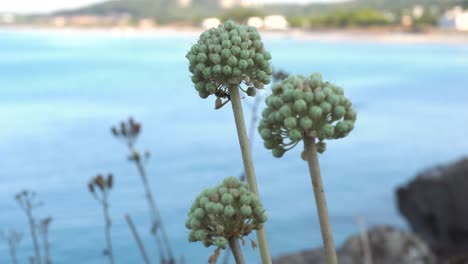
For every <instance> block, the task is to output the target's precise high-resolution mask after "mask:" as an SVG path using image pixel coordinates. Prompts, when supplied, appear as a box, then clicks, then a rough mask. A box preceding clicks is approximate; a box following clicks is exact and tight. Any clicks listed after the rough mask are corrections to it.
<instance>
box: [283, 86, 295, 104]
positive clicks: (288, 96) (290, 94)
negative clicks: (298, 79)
mask: <svg viewBox="0 0 468 264" xmlns="http://www.w3.org/2000/svg"><path fill="white" fill-rule="evenodd" d="M283 90H284V94H283V98H284V100H285V101H286V102H293V101H294V90H293V89H292V88H291V89H287V87H286V86H285V87H284V88H283Z"/></svg>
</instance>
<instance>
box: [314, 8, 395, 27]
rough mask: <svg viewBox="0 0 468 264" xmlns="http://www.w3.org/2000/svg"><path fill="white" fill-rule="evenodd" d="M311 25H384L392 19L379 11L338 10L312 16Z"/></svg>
mask: <svg viewBox="0 0 468 264" xmlns="http://www.w3.org/2000/svg"><path fill="white" fill-rule="evenodd" d="M309 22H310V25H311V26H316V27H349V26H361V27H366V26H382V25H388V24H390V23H391V22H392V21H391V20H390V19H388V18H387V17H385V15H384V14H382V13H381V12H379V11H376V10H372V9H358V10H352V11H337V12H334V13H331V14H328V15H323V16H319V17H312V18H311V19H310V21H309Z"/></svg>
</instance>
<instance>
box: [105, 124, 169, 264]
mask: <svg viewBox="0 0 468 264" xmlns="http://www.w3.org/2000/svg"><path fill="white" fill-rule="evenodd" d="M141 127H142V126H141V123H138V122H136V121H135V120H134V119H133V118H129V119H128V121H126V122H121V123H120V124H119V126H116V127H112V128H111V132H112V135H114V137H116V138H117V139H119V140H122V141H123V142H124V143H125V144H126V145H127V147H128V149H129V151H130V156H129V157H128V160H129V161H130V162H133V163H135V165H136V167H137V170H138V173H139V175H140V179H141V182H142V183H143V188H144V191H145V196H146V200H147V202H148V206H149V211H150V217H151V222H152V224H151V228H150V232H151V234H152V235H153V236H154V238H155V240H156V246H157V247H158V251H159V256H160V263H162V264H175V263H176V261H175V258H174V254H173V251H172V248H171V245H170V242H169V237H168V235H167V232H166V229H165V228H164V225H163V223H162V220H161V215H160V213H159V210H158V207H157V206H156V202H155V200H154V196H153V193H152V191H151V188H150V186H149V181H148V177H147V175H146V170H145V167H144V162H145V161H148V160H149V158H150V152H148V151H146V152H145V153H144V156H143V157H142V155H141V154H140V152H139V151H138V150H136V149H135V147H134V145H135V142H136V140H137V138H138V136H139V135H140V132H141ZM158 231H161V232H158Z"/></svg>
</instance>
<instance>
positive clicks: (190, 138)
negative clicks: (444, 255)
mask: <svg viewBox="0 0 468 264" xmlns="http://www.w3.org/2000/svg"><path fill="white" fill-rule="evenodd" d="M195 40H196V37H195V36H194V35H187V34H185V35H177V34H172V35H171V36H163V35H160V36H157V35H156V36H146V37H142V36H140V37H119V36H113V35H111V34H98V33H84V32H81V33H77V32H75V33H64V32H39V31H37V32H32V31H6V30H3V31H0V210H1V211H0V230H6V229H8V228H14V229H16V230H18V231H21V232H23V233H24V235H25V236H24V239H23V241H22V243H21V245H20V247H19V249H18V255H19V258H20V263H27V258H28V256H30V255H32V254H33V250H32V246H31V239H30V236H29V233H28V226H27V221H26V217H25V214H24V212H23V211H22V210H20V208H19V206H18V205H17V204H16V202H15V200H14V199H13V196H14V195H15V193H16V192H18V191H20V190H22V189H31V190H35V191H36V192H37V193H38V197H39V199H40V200H41V201H42V202H43V203H44V205H43V206H42V207H40V208H38V209H37V210H36V211H35V213H36V215H37V216H38V217H41V218H42V217H46V216H49V215H50V216H52V217H53V222H52V225H51V230H50V239H51V250H52V257H53V260H54V262H55V263H67V264H69V263H77V264H78V263H80V264H82V263H90V264H97V263H106V261H107V260H106V259H105V257H103V256H102V254H101V250H102V248H103V247H104V234H103V219H102V214H101V209H100V207H99V205H98V204H97V203H96V201H95V200H93V198H92V197H91V195H90V194H89V193H88V190H87V188H86V184H87V182H88V180H89V179H90V177H91V176H93V175H95V174H97V173H108V172H112V173H114V174H115V177H116V185H115V190H114V191H113V192H112V193H111V196H110V202H111V208H110V210H111V215H112V218H113V226H112V236H113V241H114V248H115V255H116V258H117V260H118V263H140V260H141V258H140V256H139V253H138V249H137V247H136V244H135V243H134V241H133V238H132V236H131V233H130V231H129V229H128V228H127V226H126V223H125V220H124V217H123V215H124V214H125V213H129V214H130V215H132V217H133V218H134V219H135V222H136V224H137V226H138V229H139V231H140V233H141V234H142V236H143V237H144V242H145V243H146V247H147V249H148V251H150V252H151V256H152V257H153V258H154V259H156V248H155V246H154V244H153V241H152V239H151V238H150V236H149V235H148V232H147V226H148V225H149V217H148V215H147V211H146V203H145V199H144V196H143V192H142V186H141V184H140V181H139V178H138V175H137V174H136V170H135V168H134V167H133V164H131V163H129V162H127V161H126V157H127V154H128V153H127V149H126V147H125V145H123V144H122V143H121V142H118V141H117V140H116V139H114V138H113V137H112V136H111V134H110V127H111V126H112V125H114V124H117V123H118V122H119V121H120V120H122V119H125V118H127V117H129V116H133V117H135V118H136V119H137V120H140V121H142V123H143V133H142V135H141V137H140V139H139V141H138V144H137V147H138V148H139V149H140V150H142V151H144V150H150V151H151V152H152V158H151V160H150V161H149V162H148V164H147V169H148V173H149V175H150V181H151V187H152V188H153V190H154V192H155V197H156V200H157V203H158V205H159V207H160V211H161V214H162V216H163V221H164V222H165V225H166V227H167V229H168V233H169V235H170V237H171V242H172V246H173V247H174V248H175V251H176V253H177V255H184V256H185V259H186V261H187V263H206V259H207V257H208V256H209V255H210V253H211V252H212V250H213V249H205V248H204V247H203V246H202V245H201V244H199V243H188V242H187V234H188V231H187V230H186V229H185V227H184V222H185V219H186V214H187V212H188V209H189V207H190V206H191V202H192V201H193V199H194V198H195V197H196V195H197V194H198V193H199V192H200V191H201V190H202V189H203V188H205V187H209V186H211V185H214V184H217V183H218V182H219V181H221V180H222V179H223V178H224V177H226V176H230V175H238V174H239V173H240V172H241V171H242V162H241V156H240V152H239V146H238V144H237V135H236V133H235V127H234V121H233V117H232V113H231V110H230V107H225V108H223V109H222V110H219V111H214V110H213V107H214V100H213V99H208V100H202V99H200V98H199V97H198V96H197V94H196V93H195V91H194V89H193V87H192V84H191V82H190V79H189V72H188V70H187V61H186V59H185V57H184V56H185V54H186V51H187V50H188V49H189V47H190V45H191V44H193V43H194V42H195ZM265 42H266V46H267V48H268V49H269V50H271V53H272V54H273V64H274V67H276V68H281V69H285V70H286V71H288V72H294V73H300V74H309V73H311V72H314V71H319V72H322V73H323V75H324V78H325V79H326V80H329V81H332V82H334V83H337V84H340V85H342V86H344V87H345V91H346V94H347V96H349V97H350V98H351V99H352V101H353V102H354V104H355V106H356V108H357V110H358V113H359V115H358V121H357V123H356V129H355V130H354V131H353V132H352V133H351V135H350V136H349V137H347V138H345V139H342V140H339V141H333V142H329V144H328V151H327V152H326V154H324V155H322V156H321V158H320V161H321V165H322V170H323V176H324V182H325V186H326V191H327V198H328V204H329V210H330V215H331V221H332V224H333V231H334V234H335V239H336V242H337V243H338V244H340V243H342V242H343V241H344V239H345V238H346V237H347V236H349V235H350V234H353V233H355V232H357V231H358V230H359V227H358V224H357V221H356V217H357V216H359V215H361V216H363V217H364V218H365V220H366V223H367V225H369V226H373V225H377V224H392V225H397V226H401V227H403V228H406V224H405V222H404V220H403V219H402V218H401V217H400V216H399V214H398V211H397V210H396V208H395V196H394V190H395V188H396V187H397V186H398V185H401V184H404V183H405V182H407V181H408V180H409V179H411V178H412V177H413V176H415V174H416V173H417V172H418V171H420V170H422V169H425V168H428V167H431V166H433V165H436V164H439V163H445V162H449V161H452V160H456V159H458V158H460V157H462V156H463V155H466V154H467V153H468V140H466V135H467V133H468V103H467V102H468V89H467V88H468V46H467V45H462V44H460V45H456V44H450V45H449V44H383V43H377V42H376V43H372V42H368V41H360V40H359V39H357V40H356V41H353V42H349V41H348V42H343V41H328V42H327V41H313V40H300V39H291V38H285V37H274V36H271V37H266V39H265ZM246 106H247V105H246ZM246 114H247V120H249V115H250V114H249V111H248V110H246ZM300 151H301V147H298V148H296V149H295V150H294V151H291V152H288V153H287V154H286V155H285V157H284V158H283V159H279V160H278V159H274V158H273V157H272V156H271V154H270V153H269V152H268V151H267V150H266V149H264V148H263V146H262V142H261V141H260V139H259V137H255V138H254V148H253V156H254V160H255V164H256V171H257V176H258V181H259V188H260V192H261V195H262V198H263V201H264V204H265V207H266V209H267V210H268V213H269V221H268V223H267V225H266V228H267V233H268V237H269V241H270V247H271V251H272V254H273V255H274V256H278V255H280V254H284V253H287V252H291V251H298V250H301V249H305V248H310V247H318V246H320V245H321V236H320V231H319V230H320V229H319V225H318V219H317V216H316V213H315V205H314V199H313V193H312V187H311V183H310V178H309V176H308V171H307V167H306V164H305V163H304V162H303V161H302V160H301V159H300ZM252 238H255V236H254V235H252ZM245 252H246V255H247V259H248V263H258V262H259V254H258V252H257V251H253V250H252V249H250V248H246V249H245ZM0 263H9V258H8V251H7V247H6V244H5V243H3V242H1V243H0Z"/></svg>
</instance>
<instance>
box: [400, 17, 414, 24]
mask: <svg viewBox="0 0 468 264" xmlns="http://www.w3.org/2000/svg"><path fill="white" fill-rule="evenodd" d="M400 23H401V25H402V26H403V27H411V26H412V25H413V17H412V16H410V15H402V16H401V20H400Z"/></svg>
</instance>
